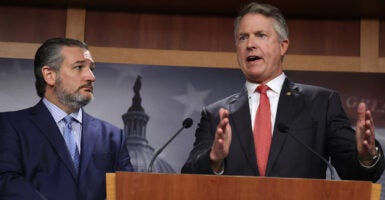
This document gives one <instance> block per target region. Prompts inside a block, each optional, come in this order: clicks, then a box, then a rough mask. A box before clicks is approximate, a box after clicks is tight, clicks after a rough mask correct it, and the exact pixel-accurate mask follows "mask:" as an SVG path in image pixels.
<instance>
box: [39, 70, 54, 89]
mask: <svg viewBox="0 0 385 200" xmlns="http://www.w3.org/2000/svg"><path fill="white" fill-rule="evenodd" d="M41 73H42V74H43V78H44V80H45V82H46V83H47V85H50V86H53V85H54V84H55V81H56V72H55V71H54V70H53V69H52V68H51V67H48V66H46V65H45V66H43V67H42V68H41Z"/></svg>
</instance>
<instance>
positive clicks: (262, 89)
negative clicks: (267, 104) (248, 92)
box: [257, 85, 270, 94]
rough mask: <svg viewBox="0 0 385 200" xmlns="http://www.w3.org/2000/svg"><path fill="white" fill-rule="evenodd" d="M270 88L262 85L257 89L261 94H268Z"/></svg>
mask: <svg viewBox="0 0 385 200" xmlns="http://www.w3.org/2000/svg"><path fill="white" fill-rule="evenodd" d="M269 89H270V88H269V86H267V85H260V86H258V87H257V91H258V92H259V93H261V94H266V91H267V90H269Z"/></svg>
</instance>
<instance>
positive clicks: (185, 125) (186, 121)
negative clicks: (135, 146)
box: [147, 118, 193, 172]
mask: <svg viewBox="0 0 385 200" xmlns="http://www.w3.org/2000/svg"><path fill="white" fill-rule="evenodd" d="M192 124H193V120H192V119H191V118H186V119H184V120H183V123H182V128H180V129H179V130H178V131H177V132H176V133H175V134H174V136H172V137H171V138H170V139H169V140H168V141H167V142H166V144H164V145H163V146H162V148H160V149H159V150H158V151H156V152H155V154H154V156H153V157H152V159H151V161H150V164H149V165H148V168H147V172H152V166H153V165H154V161H155V159H156V158H157V157H158V155H159V154H160V153H161V152H162V151H163V149H164V148H166V147H167V145H168V144H170V142H171V141H172V140H173V139H174V138H175V137H176V136H177V135H178V134H179V133H180V132H182V130H183V129H185V128H190V127H191V126H192Z"/></svg>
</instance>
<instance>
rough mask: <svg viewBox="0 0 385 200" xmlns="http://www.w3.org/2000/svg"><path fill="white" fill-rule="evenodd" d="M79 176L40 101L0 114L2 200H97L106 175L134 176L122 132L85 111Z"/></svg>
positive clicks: (58, 132)
mask: <svg viewBox="0 0 385 200" xmlns="http://www.w3.org/2000/svg"><path fill="white" fill-rule="evenodd" d="M82 127H83V128H82V129H83V130H82V139H81V142H82V144H81V153H80V167H79V176H78V177H77V176H76V173H75V168H74V166H73V162H72V160H71V157H70V155H69V153H68V150H67V146H66V144H65V141H64V139H63V136H62V135H61V133H60V131H59V128H58V126H57V125H56V123H55V121H54V119H53V117H52V115H51V114H50V112H49V111H48V109H47V108H46V107H45V105H44V104H43V103H42V101H40V102H39V103H38V104H37V105H36V106H34V107H32V108H28V109H25V110H21V111H15V112H9V113H2V114H0V199H15V200H16V199H20V200H22V199H28V200H32V199H55V200H61V199H63V200H77V199H82V200H86V199H87V200H88V199H89V200H98V199H104V198H105V196H106V184H105V173H106V172H114V171H132V170H133V168H132V166H131V162H130V157H129V154H128V150H127V147H126V142H125V141H126V140H125V135H124V133H123V131H122V130H120V129H118V128H116V127H114V126H113V125H111V124H108V123H107V122H104V121H101V120H98V119H96V118H93V117H92V116H90V115H88V114H86V113H85V112H84V111H83V124H82Z"/></svg>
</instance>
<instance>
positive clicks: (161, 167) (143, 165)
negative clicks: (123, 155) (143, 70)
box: [122, 76, 175, 173]
mask: <svg viewBox="0 0 385 200" xmlns="http://www.w3.org/2000/svg"><path fill="white" fill-rule="evenodd" d="M133 89H134V92H135V95H134V97H133V98H132V105H131V107H130V108H129V109H128V111H127V112H126V113H124V114H123V115H122V119H123V122H124V132H125V134H126V136H127V147H128V152H129V154H130V158H131V164H132V165H133V167H134V171H135V172H147V169H148V166H149V164H150V162H151V159H152V157H153V156H154V148H153V147H151V146H150V145H149V144H148V140H147V138H146V126H147V122H148V120H149V118H150V117H149V116H148V115H147V114H146V113H145V112H144V109H143V107H142V105H141V101H142V99H141V97H140V93H139V92H140V89H141V77H140V76H138V77H137V79H136V81H135V84H134V87H133ZM152 172H157V173H175V171H174V169H173V168H172V167H171V165H170V164H168V163H167V162H166V161H164V160H163V159H161V158H159V157H158V158H156V160H155V161H154V164H153V166H152Z"/></svg>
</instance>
